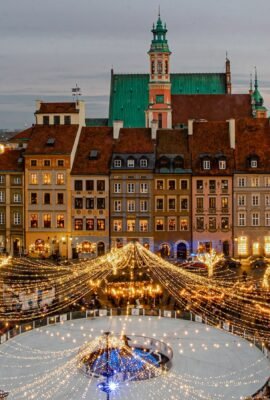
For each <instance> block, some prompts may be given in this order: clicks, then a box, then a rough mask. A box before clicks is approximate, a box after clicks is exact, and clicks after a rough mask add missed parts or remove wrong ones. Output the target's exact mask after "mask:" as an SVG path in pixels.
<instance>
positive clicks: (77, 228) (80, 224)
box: [74, 218, 83, 231]
mask: <svg viewBox="0 0 270 400" xmlns="http://www.w3.org/2000/svg"><path fill="white" fill-rule="evenodd" d="M74 228H75V231H82V229H83V219H82V218H75V219H74Z"/></svg>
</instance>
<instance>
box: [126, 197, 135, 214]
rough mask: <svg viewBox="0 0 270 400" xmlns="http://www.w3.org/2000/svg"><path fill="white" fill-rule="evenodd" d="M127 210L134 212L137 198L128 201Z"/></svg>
mask: <svg viewBox="0 0 270 400" xmlns="http://www.w3.org/2000/svg"><path fill="white" fill-rule="evenodd" d="M127 211H128V212H134V211H135V200H128V201H127Z"/></svg>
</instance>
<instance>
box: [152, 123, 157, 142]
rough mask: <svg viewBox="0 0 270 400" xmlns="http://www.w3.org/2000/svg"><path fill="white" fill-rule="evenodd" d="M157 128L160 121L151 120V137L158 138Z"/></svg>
mask: <svg viewBox="0 0 270 400" xmlns="http://www.w3.org/2000/svg"><path fill="white" fill-rule="evenodd" d="M157 130H158V121H156V120H155V119H153V120H152V121H151V138H152V140H156V138H157Z"/></svg>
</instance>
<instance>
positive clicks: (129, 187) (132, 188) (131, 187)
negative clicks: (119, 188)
mask: <svg viewBox="0 0 270 400" xmlns="http://www.w3.org/2000/svg"><path fill="white" fill-rule="evenodd" d="M127 192H128V193H134V192H135V184H134V183H128V184H127Z"/></svg>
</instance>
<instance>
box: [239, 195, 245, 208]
mask: <svg viewBox="0 0 270 400" xmlns="http://www.w3.org/2000/svg"><path fill="white" fill-rule="evenodd" d="M237 204H238V206H239V207H244V206H245V205H246V196H245V195H244V194H239V195H238V196H237Z"/></svg>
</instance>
